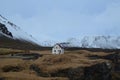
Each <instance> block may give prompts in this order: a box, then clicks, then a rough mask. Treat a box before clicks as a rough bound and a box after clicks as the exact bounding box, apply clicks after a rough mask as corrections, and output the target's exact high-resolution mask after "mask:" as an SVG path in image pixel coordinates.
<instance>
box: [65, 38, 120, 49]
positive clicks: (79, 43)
mask: <svg viewBox="0 0 120 80" xmlns="http://www.w3.org/2000/svg"><path fill="white" fill-rule="evenodd" d="M67 42H69V43H70V44H72V45H73V47H82V48H102V49H120V36H85V37H82V38H72V39H69V40H67Z"/></svg>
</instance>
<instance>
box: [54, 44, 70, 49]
mask: <svg viewBox="0 0 120 80" xmlns="http://www.w3.org/2000/svg"><path fill="white" fill-rule="evenodd" d="M56 45H59V46H60V47H61V48H71V47H72V46H71V45H70V43H57V44H56Z"/></svg>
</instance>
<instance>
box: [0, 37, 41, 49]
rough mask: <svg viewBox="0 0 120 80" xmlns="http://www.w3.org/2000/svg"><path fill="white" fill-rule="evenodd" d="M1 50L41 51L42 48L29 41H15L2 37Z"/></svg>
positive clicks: (0, 39)
mask: <svg viewBox="0 0 120 80" xmlns="http://www.w3.org/2000/svg"><path fill="white" fill-rule="evenodd" d="M0 48H15V49H40V48H41V46H39V45H37V44H35V43H31V42H28V41H20V40H13V39H10V38H7V37H5V36H0Z"/></svg>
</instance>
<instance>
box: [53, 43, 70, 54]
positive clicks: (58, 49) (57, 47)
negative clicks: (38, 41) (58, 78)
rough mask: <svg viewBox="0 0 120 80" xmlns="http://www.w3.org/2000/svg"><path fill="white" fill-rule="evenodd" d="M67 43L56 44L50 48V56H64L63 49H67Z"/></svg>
mask: <svg viewBox="0 0 120 80" xmlns="http://www.w3.org/2000/svg"><path fill="white" fill-rule="evenodd" d="M68 47H70V46H69V43H57V44H55V45H54V46H53V48H52V54H64V51H65V48H68Z"/></svg>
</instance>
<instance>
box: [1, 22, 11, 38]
mask: <svg viewBox="0 0 120 80" xmlns="http://www.w3.org/2000/svg"><path fill="white" fill-rule="evenodd" d="M0 31H1V32H2V33H4V34H6V35H7V36H9V37H13V35H12V33H11V32H9V31H8V29H7V27H5V25H4V24H2V23H0Z"/></svg>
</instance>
